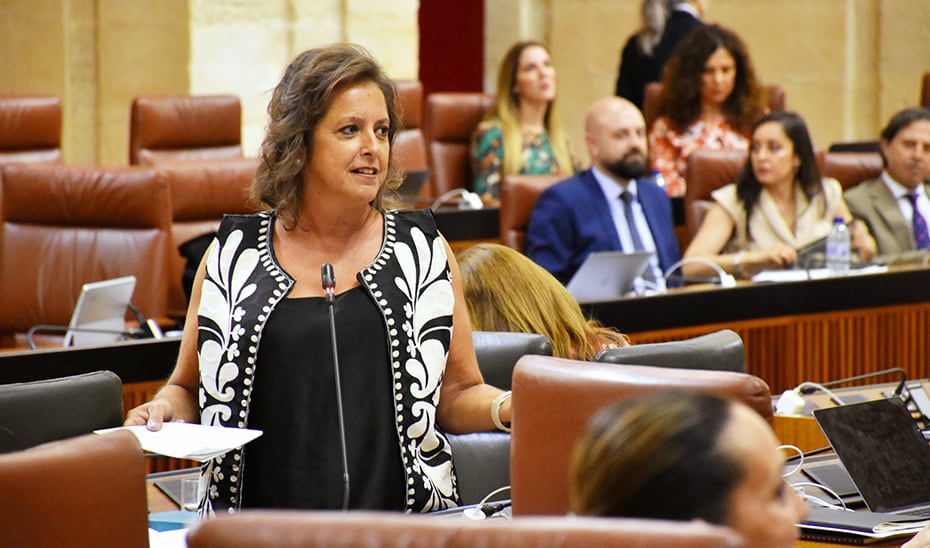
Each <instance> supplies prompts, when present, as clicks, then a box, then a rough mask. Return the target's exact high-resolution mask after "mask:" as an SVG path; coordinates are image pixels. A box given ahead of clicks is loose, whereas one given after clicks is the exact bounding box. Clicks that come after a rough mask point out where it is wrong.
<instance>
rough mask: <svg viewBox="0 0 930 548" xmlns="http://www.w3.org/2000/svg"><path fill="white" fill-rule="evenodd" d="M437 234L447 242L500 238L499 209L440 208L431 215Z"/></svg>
mask: <svg viewBox="0 0 930 548" xmlns="http://www.w3.org/2000/svg"><path fill="white" fill-rule="evenodd" d="M433 216H434V217H436V226H438V227H439V232H442V235H443V236H445V237H446V240H449V241H459V240H496V239H498V238H500V233H501V227H500V209H499V208H496V207H485V208H482V209H458V208H440V209H438V210H437V211H435V212H434V213H433Z"/></svg>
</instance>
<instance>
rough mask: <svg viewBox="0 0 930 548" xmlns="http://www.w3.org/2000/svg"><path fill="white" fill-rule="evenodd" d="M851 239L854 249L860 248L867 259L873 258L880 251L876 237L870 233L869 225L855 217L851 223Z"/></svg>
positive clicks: (860, 251) (863, 256)
mask: <svg viewBox="0 0 930 548" xmlns="http://www.w3.org/2000/svg"><path fill="white" fill-rule="evenodd" d="M849 241H850V243H851V245H852V247H853V249H858V250H859V253H861V254H862V258H863V259H865V260H867V261H868V260H871V259H872V257H874V256H875V254H876V253H877V252H878V245H877V244H876V243H875V239H874V238H872V235H871V234H869V227H867V226H866V225H865V223H863V222H862V221H861V220H859V219H854V220H853V221H852V222H851V223H849Z"/></svg>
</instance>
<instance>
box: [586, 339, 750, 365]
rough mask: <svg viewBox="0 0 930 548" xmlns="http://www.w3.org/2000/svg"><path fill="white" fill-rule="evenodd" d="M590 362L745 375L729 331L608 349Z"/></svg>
mask: <svg viewBox="0 0 930 548" xmlns="http://www.w3.org/2000/svg"><path fill="white" fill-rule="evenodd" d="M594 361H597V362H604V363H616V364H624V365H652V366H655V367H674V368H677V369H713V370H718V371H735V372H737V373H745V372H746V352H745V350H744V349H743V339H742V338H741V337H740V336H739V334H737V333H736V332H735V331H732V330H730V329H722V330H720V331H715V332H713V333H708V334H707V335H701V336H700V337H694V338H691V339H685V340H683V341H669V342H660V343H651V344H635V345H632V346H624V347H622V348H609V349H607V350H602V351H601V352H600V353H598V355H597V356H595V357H594Z"/></svg>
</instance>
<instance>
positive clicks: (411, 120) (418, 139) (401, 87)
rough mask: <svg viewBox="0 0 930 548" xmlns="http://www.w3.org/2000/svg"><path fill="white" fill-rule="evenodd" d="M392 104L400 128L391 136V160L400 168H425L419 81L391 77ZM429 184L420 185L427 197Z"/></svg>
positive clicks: (421, 91) (420, 85)
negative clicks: (398, 119)
mask: <svg viewBox="0 0 930 548" xmlns="http://www.w3.org/2000/svg"><path fill="white" fill-rule="evenodd" d="M394 88H395V90H396V91H397V95H396V96H395V104H396V105H397V111H398V114H399V115H400V123H401V130H400V131H398V132H397V134H396V135H395V136H394V159H395V161H396V162H397V167H398V168H400V170H401V171H414V170H416V171H419V170H424V169H429V161H428V160H427V152H426V137H425V136H424V135H423V83H422V82H420V81H419V80H395V82H394ZM430 188H431V187H430V184H429V182H427V184H425V185H423V188H422V189H421V191H420V196H423V197H428V196H429V192H430Z"/></svg>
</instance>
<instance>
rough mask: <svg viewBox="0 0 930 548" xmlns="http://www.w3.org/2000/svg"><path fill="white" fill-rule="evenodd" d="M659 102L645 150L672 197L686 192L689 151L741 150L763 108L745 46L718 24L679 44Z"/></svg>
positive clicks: (701, 30)
mask: <svg viewBox="0 0 930 548" xmlns="http://www.w3.org/2000/svg"><path fill="white" fill-rule="evenodd" d="M660 101H661V102H660V106H659V118H657V119H656V121H655V122H654V123H653V125H652V128H650V130H649V153H650V156H651V159H652V166H653V168H654V169H658V170H659V171H660V172H661V173H662V176H663V177H664V178H665V182H666V185H667V186H666V187H665V190H666V192H667V193H668V195H669V196H672V197H676V196H683V195H684V193H685V187H686V185H687V182H686V181H685V178H684V174H685V169H686V168H687V166H688V156H690V155H691V153H692V152H694V151H695V150H698V149H739V150H745V149H746V146H747V143H748V140H747V137H748V136H749V130H750V128H751V127H752V124H753V122H755V121H756V120H757V119H758V118H759V117H760V116H762V114H764V113H765V109H766V98H765V90H764V88H763V87H762V86H761V85H759V83H758V81H757V80H756V74H755V71H754V70H753V68H752V63H751V62H750V60H749V53H748V52H747V50H746V46H745V44H743V41H742V40H741V39H740V38H739V37H738V36H737V35H736V34H735V33H733V32H732V31H730V30H727V29H725V28H723V27H721V26H718V25H706V26H702V27H700V28H698V29H697V30H696V31H694V32H693V33H692V34H691V36H689V37H688V38H687V39H686V40H685V41H683V42H681V43H680V44H679V46H678V48H677V49H676V50H675V54H674V55H673V56H672V58H671V59H670V60H669V62H668V65H667V66H666V68H665V75H664V77H663V79H662V97H661V99H660Z"/></svg>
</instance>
